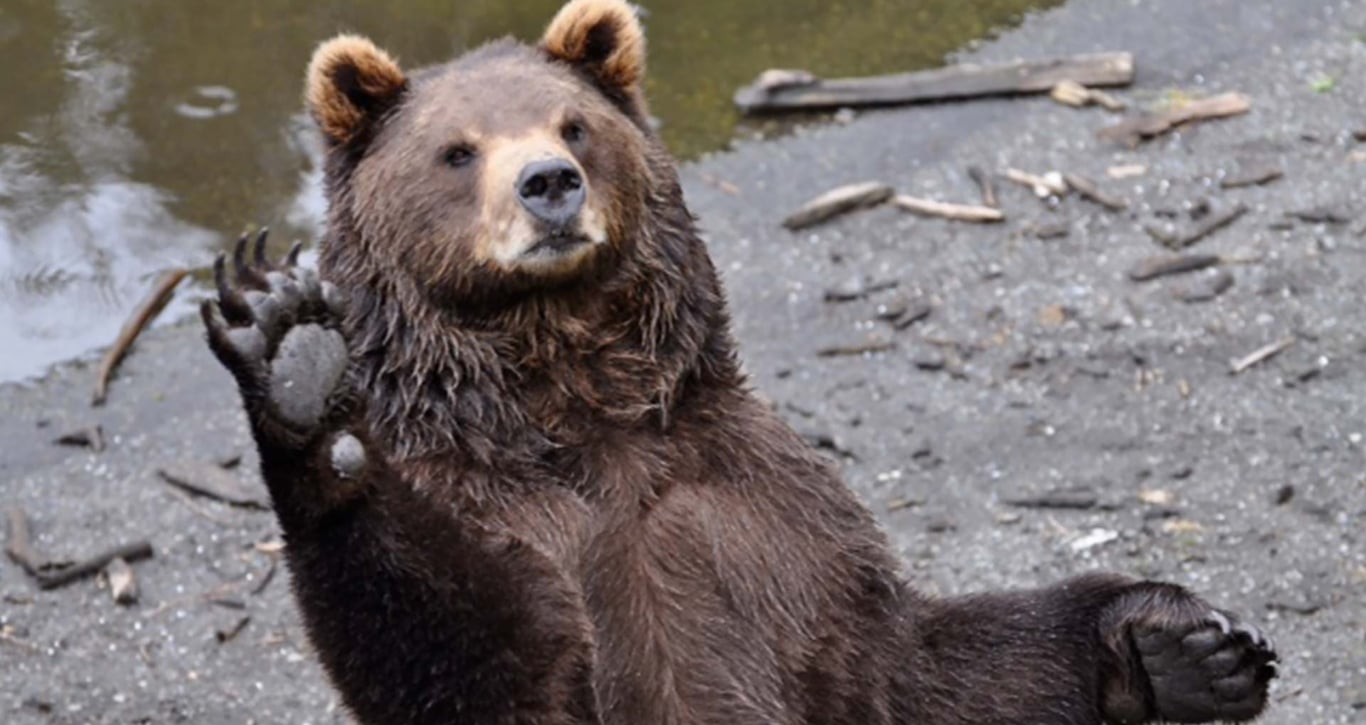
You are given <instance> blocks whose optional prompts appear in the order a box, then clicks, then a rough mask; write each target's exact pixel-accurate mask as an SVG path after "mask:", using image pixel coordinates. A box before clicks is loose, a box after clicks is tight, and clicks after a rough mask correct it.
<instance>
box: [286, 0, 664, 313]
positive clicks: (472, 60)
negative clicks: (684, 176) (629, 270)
mask: <svg viewBox="0 0 1366 725" xmlns="http://www.w3.org/2000/svg"><path fill="white" fill-rule="evenodd" d="M644 70H645V40H644V35H643V32H642V29H641V26H640V24H639V22H638V20H637V19H636V17H635V14H634V12H633V11H632V9H631V6H630V5H628V4H627V3H626V2H624V1H623V0H574V1H573V2H571V3H569V4H568V5H566V6H565V7H564V8H563V9H562V10H561V11H560V13H559V14H558V15H557V16H556V17H555V18H554V20H553V21H552V22H551V23H550V25H549V27H548V29H547V30H546V33H545V35H544V37H543V38H542V39H541V41H540V43H539V44H538V45H537V46H535V47H530V46H526V45H523V44H520V43H516V42H513V41H510V40H505V41H498V42H495V43H492V44H489V45H486V46H483V47H482V48H479V49H477V50H475V51H473V52H471V53H468V54H466V55H464V56H462V57H459V58H456V59H455V60H453V61H451V62H449V63H446V64H443V65H439V66H433V67H429V68H425V69H422V70H419V71H416V72H413V73H411V74H409V73H405V72H404V70H402V69H401V68H400V67H399V65H398V63H397V62H395V60H394V59H393V58H392V57H391V56H390V55H388V54H387V53H385V52H384V51H383V50H381V49H379V48H377V47H376V46H375V45H374V44H373V43H371V42H370V41H369V40H366V39H364V38H361V37H357V36H352V35H343V36H340V37H337V38H334V39H332V40H330V41H327V42H326V43H324V44H323V45H321V46H320V47H319V48H318V49H317V51H316V52H315V54H314V56H313V60H312V62H311V63H310V65H309V69H308V78H307V98H306V100H307V104H308V107H309V110H310V111H311V113H312V115H313V117H314V119H315V120H316V121H317V123H318V125H319V127H320V128H321V130H322V133H323V136H324V138H325V140H326V143H327V179H326V182H327V189H328V195H329V202H330V209H331V211H330V214H331V218H330V222H329V223H330V226H331V228H332V230H333V232H332V233H331V234H330V235H329V242H328V244H340V245H351V246H353V247H359V248H357V249H351V250H348V252H347V255H342V256H345V257H347V258H356V256H357V255H360V256H361V257H363V258H364V259H365V263H366V266H367V267H368V268H369V269H370V270H371V273H372V274H373V275H375V276H383V277H386V278H387V277H392V276H394V275H400V276H403V277H405V278H406V279H408V280H410V281H411V283H412V284H413V286H414V287H415V288H416V289H420V290H422V291H423V293H424V294H425V295H426V296H427V298H428V301H429V302H430V301H432V300H435V301H436V302H437V303H438V304H442V305H455V306H459V305H462V304H464V305H478V304H485V303H488V302H489V300H490V299H494V298H496V299H499V300H505V299H509V298H512V297H515V296H516V295H519V294H520V295H525V294H527V293H540V292H543V291H545V290H551V291H553V290H557V289H562V288H564V287H566V286H571V285H573V284H575V283H582V282H583V281H585V280H593V279H601V278H604V277H605V276H608V275H610V274H611V273H612V270H613V269H615V268H617V267H619V266H620V265H621V263H622V260H623V259H626V258H629V257H630V256H631V255H632V254H635V253H636V251H635V249H634V247H636V246H638V245H639V244H640V242H641V238H642V236H649V235H648V233H643V232H642V231H641V230H642V228H643V227H645V226H648V224H647V223H646V220H645V219H644V218H643V217H645V216H648V215H649V214H650V205H651V203H652V202H651V198H652V197H653V198H655V199H656V200H658V199H659V198H660V196H661V195H664V196H668V197H671V198H672V197H673V196H674V192H673V191H671V190H673V189H676V187H677V178H676V174H675V172H674V171H673V167H672V164H671V163H670V162H669V161H668V158H667V155H666V154H665V153H664V151H663V149H662V147H661V146H660V144H659V143H658V141H657V140H656V139H655V138H654V136H653V134H652V133H651V131H650V129H649V125H648V122H647V118H648V116H647V111H646V108H645V103H644V100H643V94H642V91H641V84H642V80H643V75H644ZM656 206H663V205H661V204H656ZM677 206H678V207H680V208H681V199H680V200H679V201H678V204H677ZM339 229H340V230H345V231H344V233H342V234H338V233H337V230H339ZM339 236H340V237H345V238H341V239H339V238H337V237H339ZM331 258H339V255H338V254H328V250H326V249H325V250H324V264H334V263H333V262H331V261H329V259H331ZM336 264H340V263H336ZM336 264H334V266H336Z"/></svg>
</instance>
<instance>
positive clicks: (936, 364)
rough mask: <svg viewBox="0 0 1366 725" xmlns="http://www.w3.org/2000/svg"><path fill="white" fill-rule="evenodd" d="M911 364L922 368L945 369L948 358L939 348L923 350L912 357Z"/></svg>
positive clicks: (933, 370) (928, 369) (932, 370)
mask: <svg viewBox="0 0 1366 725" xmlns="http://www.w3.org/2000/svg"><path fill="white" fill-rule="evenodd" d="M911 364H913V365H915V366H916V368H918V369H920V370H925V371H928V372H935V371H939V370H943V369H944V366H946V365H948V360H947V359H945V357H944V355H943V354H942V353H940V352H939V351H938V350H921V351H919V352H917V353H916V354H915V356H914V357H912V358H911Z"/></svg>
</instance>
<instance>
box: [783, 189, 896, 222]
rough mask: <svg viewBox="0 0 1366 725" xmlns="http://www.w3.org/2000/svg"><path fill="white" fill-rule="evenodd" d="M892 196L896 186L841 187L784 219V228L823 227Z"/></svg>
mask: <svg viewBox="0 0 1366 725" xmlns="http://www.w3.org/2000/svg"><path fill="white" fill-rule="evenodd" d="M891 196H892V187H890V186H888V185H886V184H884V183H882V182H879V181H868V182H864V183H861V184H849V185H848V186H841V187H838V188H835V189H831V190H830V191H827V192H825V193H824V194H821V195H820V196H818V197H816V198H814V199H812V200H811V201H808V202H806V203H805V204H803V205H802V206H801V208H800V209H798V210H797V211H794V212H792V214H790V215H788V217H787V218H786V219H784V220H783V226H784V227H787V228H788V229H792V230H794V231H795V230H797V229H803V228H805V227H809V226H812V225H814V224H819V223H820V222H823V221H826V220H827V219H831V218H833V217H835V216H838V215H840V214H845V213H848V212H851V211H854V210H855V209H862V208H865V207H870V206H876V205H877V204H881V203H882V202H884V201H887V199H888V198H890V197H891Z"/></svg>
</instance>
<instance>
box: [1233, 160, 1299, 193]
mask: <svg viewBox="0 0 1366 725" xmlns="http://www.w3.org/2000/svg"><path fill="white" fill-rule="evenodd" d="M1284 175H1285V172H1284V171H1282V170H1281V167H1279V166H1276V165H1275V164H1251V165H1248V166H1244V167H1240V168H1239V169H1238V170H1237V171H1234V172H1232V173H1230V174H1228V175H1227V176H1225V177H1224V178H1223V179H1221V180H1220V181H1219V186H1220V187H1222V188H1224V189H1241V188H1243V187H1245V186H1260V185H1262V184H1266V183H1270V182H1272V181H1275V180H1276V179H1279V178H1281V177H1282V176H1284Z"/></svg>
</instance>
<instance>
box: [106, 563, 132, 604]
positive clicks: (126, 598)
mask: <svg viewBox="0 0 1366 725" xmlns="http://www.w3.org/2000/svg"><path fill="white" fill-rule="evenodd" d="M103 576H104V579H105V581H106V582H108V583H109V594H110V596H112V597H113V598H114V603H115V604H122V605H125V606H126V605H129V604H133V603H136V602H137V600H138V579H137V575H135V574H134V573H133V567H131V566H128V562H127V561H124V560H123V559H122V558H115V559H113V560H112V561H110V562H109V564H108V565H106V566H105V567H104V574H103Z"/></svg>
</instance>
